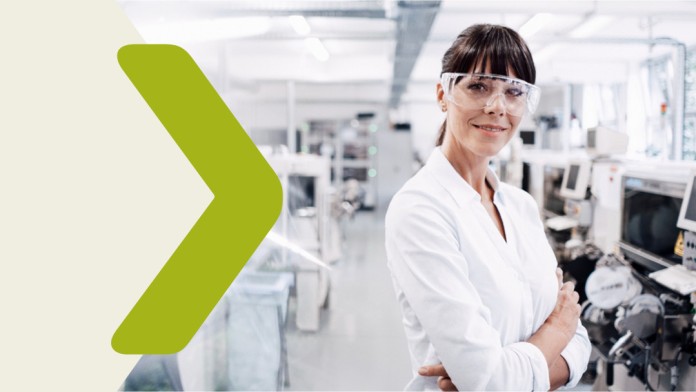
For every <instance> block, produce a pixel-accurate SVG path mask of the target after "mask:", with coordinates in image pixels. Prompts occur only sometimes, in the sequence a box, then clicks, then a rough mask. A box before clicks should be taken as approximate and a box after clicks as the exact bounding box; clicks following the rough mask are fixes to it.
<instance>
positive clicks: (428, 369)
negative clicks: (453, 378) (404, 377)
mask: <svg viewBox="0 0 696 392" xmlns="http://www.w3.org/2000/svg"><path fill="white" fill-rule="evenodd" d="M418 374H420V375H421V376H427V377H437V376H439V377H447V371H446V370H445V367H444V366H443V365H442V364H441V363H439V364H437V365H429V366H423V367H421V368H420V369H418Z"/></svg>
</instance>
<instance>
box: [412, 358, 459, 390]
mask: <svg viewBox="0 0 696 392" xmlns="http://www.w3.org/2000/svg"><path fill="white" fill-rule="evenodd" d="M418 374H420V375H421V376H425V377H437V378H438V379H437V386H438V388H440V390H441V391H456V390H457V387H456V386H454V383H452V379H451V378H450V377H449V374H447V370H445V367H444V366H443V365H442V364H441V363H439V364H437V365H430V366H423V367H422V368H420V369H418Z"/></svg>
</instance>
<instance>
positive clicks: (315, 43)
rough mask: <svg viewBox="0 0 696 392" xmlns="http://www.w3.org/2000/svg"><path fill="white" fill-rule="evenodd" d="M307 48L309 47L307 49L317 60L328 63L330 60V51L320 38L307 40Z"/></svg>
mask: <svg viewBox="0 0 696 392" xmlns="http://www.w3.org/2000/svg"><path fill="white" fill-rule="evenodd" d="M305 46H307V49H309V51H310V52H312V55H314V57H316V58H317V60H319V61H326V60H328V59H329V51H328V50H326V48H325V47H324V44H322V43H321V41H320V40H319V38H316V37H312V38H305Z"/></svg>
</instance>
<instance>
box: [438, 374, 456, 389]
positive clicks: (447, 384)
mask: <svg viewBox="0 0 696 392" xmlns="http://www.w3.org/2000/svg"><path fill="white" fill-rule="evenodd" d="M437 387H438V388H440V390H441V391H456V390H457V387H456V386H454V383H453V382H452V379H451V378H449V377H440V378H438V379H437Z"/></svg>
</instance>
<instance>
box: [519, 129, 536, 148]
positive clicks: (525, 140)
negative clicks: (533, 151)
mask: <svg viewBox="0 0 696 392" xmlns="http://www.w3.org/2000/svg"><path fill="white" fill-rule="evenodd" d="M520 139H522V145H523V146H525V147H527V146H529V147H534V146H536V131H535V130H533V129H520Z"/></svg>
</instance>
